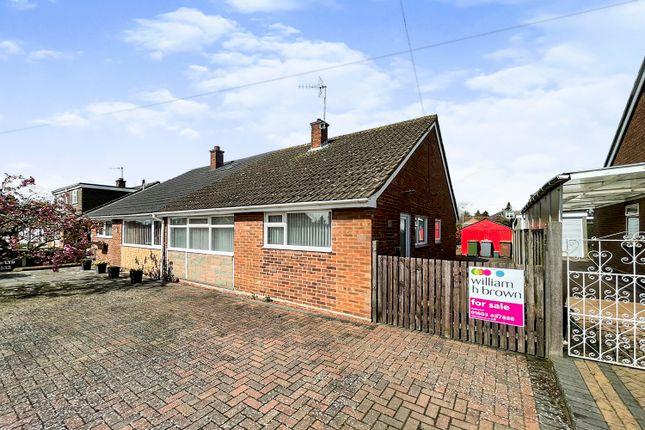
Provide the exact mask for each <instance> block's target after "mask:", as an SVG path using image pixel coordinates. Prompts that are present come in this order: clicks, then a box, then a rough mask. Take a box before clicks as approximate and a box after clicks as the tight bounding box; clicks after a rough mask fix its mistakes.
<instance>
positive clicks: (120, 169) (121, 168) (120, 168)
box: [110, 167, 123, 178]
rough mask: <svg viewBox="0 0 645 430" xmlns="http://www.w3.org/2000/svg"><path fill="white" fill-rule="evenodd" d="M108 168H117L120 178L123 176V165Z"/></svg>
mask: <svg viewBox="0 0 645 430" xmlns="http://www.w3.org/2000/svg"><path fill="white" fill-rule="evenodd" d="M110 170H119V171H120V172H121V176H120V177H121V178H123V167H110Z"/></svg>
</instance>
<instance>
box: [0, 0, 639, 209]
mask: <svg viewBox="0 0 645 430" xmlns="http://www.w3.org/2000/svg"><path fill="white" fill-rule="evenodd" d="M610 3H611V2H608V1H595V0H593V1H589V0H588V1H573V0H560V1H552V2H548V1H546V2H545V1H529V0H438V1H430V0H426V1H422V0H404V5H405V8H406V13H407V18H408V26H409V30H410V37H411V40H412V45H413V46H422V45H428V44H432V43H435V42H441V41H444V40H451V39H455V38H459V37H462V36H467V35H470V34H475V33H480V32H486V31H488V30H493V29H496V28H500V27H507V26H510V25H515V24H520V23H525V22H530V21H534V20H539V19H542V18H546V17H550V16H556V15H561V14H568V13H571V12H575V11H578V10H583V9H588V8H593V7H598V6H602V5H607V4H610ZM643 22H645V2H643V1H639V2H634V3H630V4H627V5H623V6H620V7H615V8H611V9H607V10H603V11H599V12H594V13H590V14H586V15H583V16H578V17H574V18H569V19H565V20H560V21H555V22H550V23H547V24H542V25H537V26H532V27H528V28H523V29H519V30H514V31H509V32H504V33H499V34H494V35H491V36H487V37H481V38H477V39H473V40H468V41H464V42H460V43H455V44H450V45H446V46H442V47H438V48H434V49H427V50H422V51H418V52H416V53H415V57H416V63H417V67H418V74H419V80H420V86H421V91H422V94H423V99H424V104H425V108H426V112H427V113H437V114H438V115H439V121H440V124H441V129H442V133H443V138H444V144H445V147H446V151H447V155H448V162H449V167H450V170H451V174H452V177H453V182H454V186H455V193H456V197H457V200H458V201H459V202H461V203H463V204H465V205H467V206H468V207H469V208H470V209H475V208H481V209H488V210H489V211H495V210H497V209H499V208H501V207H502V206H503V205H505V203H506V201H509V200H510V201H511V202H512V204H513V205H514V206H516V207H521V206H522V205H523V204H524V203H525V202H526V200H527V199H528V197H529V195H530V193H532V192H534V191H535V190H537V188H539V187H540V186H541V185H542V184H543V183H544V182H545V181H546V180H548V179H549V178H551V177H552V176H554V175H555V174H557V173H560V172H564V171H573V170H579V169H586V168H595V167H600V166H602V163H603V161H604V157H605V156H606V153H607V151H608V148H609V144H610V142H611V139H612V137H613V134H614V132H615V130H616V127H617V125H618V121H619V119H620V116H621V114H622V111H623V109H624V106H625V103H626V101H627V97H628V95H629V91H630V90H631V87H632V84H633V81H634V79H635V76H636V73H637V71H638V67H639V66H640V63H641V61H642V60H643V55H645V29H644V28H643V25H642V23H643ZM406 46H407V45H406V39H405V33H404V29H403V23H402V18H401V13H400V9H399V2H398V1H392V0H365V1H341V0H318V1H316V0H299V1H298V0H221V1H213V0H210V1H209V0H202V1H197V0H192V1H183V2H180V1H170V0H159V1H146V2H141V1H137V2H133V1H110V2H94V1H92V2H88V1H81V0H0V95H1V96H0V131H4V130H12V129H15V128H20V127H28V126H32V125H40V124H47V126H46V127H42V128H37V129H31V130H26V131H21V132H15V133H8V134H0V147H1V148H2V151H3V156H2V158H1V159H0V171H3V172H9V173H21V174H24V175H33V176H35V177H36V179H37V181H38V183H39V184H40V186H41V187H42V189H43V190H51V189H53V188H56V187H59V186H63V185H66V184H68V183H74V182H79V181H84V182H101V183H103V182H107V183H111V182H113V180H114V179H115V178H116V177H117V176H118V175H117V173H118V172H117V171H116V170H111V168H113V167H117V166H124V167H125V177H126V179H127V180H128V183H129V184H137V183H140V182H141V180H142V179H144V178H145V179H146V180H148V181H151V180H166V179H169V178H171V177H173V176H175V175H177V174H180V173H182V172H184V171H186V170H188V169H190V168H194V167H198V166H202V165H205V164H207V163H208V157H209V153H208V150H209V149H210V148H211V147H212V146H213V145H220V146H221V147H222V148H223V149H224V150H225V151H226V158H227V159H234V158H239V157H244V156H247V155H251V154H255V153H259V152H264V151H268V150H272V149H277V148H280V147H284V146H291V145H296V144H301V143H304V142H306V141H307V140H308V137H309V122H310V121H312V120H314V119H315V118H316V117H318V116H320V115H321V113H322V112H321V111H322V104H321V101H320V100H319V99H318V98H317V97H316V96H317V94H316V92H315V91H313V90H304V89H299V88H298V84H302V83H311V82H316V81H317V78H318V75H320V76H322V78H323V79H324V80H325V82H326V83H327V85H328V112H327V119H328V122H329V123H330V124H331V128H330V134H331V135H336V134H342V133H347V132H352V131H356V130H360V129H363V128H368V127H372V126H378V125H382V124H387V123H390V122H395V121H398V120H404V119H408V118H413V117H417V116H420V115H421V111H420V106H419V102H418V96H417V93H416V87H415V83H414V76H413V74H412V68H411V63H410V60H409V57H408V56H407V55H401V56H397V57H389V58H386V59H381V60H377V61H368V62H364V63H361V64H359V65H354V66H350V67H345V68H340V69H336V70H333V71H327V72H323V73H312V74H310V75H308V76H303V77H298V78H292V79H286V80H281V81H278V82H274V83H270V84H266V85H259V86H254V87H249V88H245V89H241V90H235V91H226V92H223V93H218V94H214V95H210V96H207V97H202V98H195V99H191V100H185V101H180V102H177V103H172V104H166V105H162V106H157V107H152V108H147V109H138V110H129V109H131V108H132V107H134V106H136V105H142V104H144V105H145V104H149V103H155V102H163V101H166V100H170V99H173V98H175V97H182V96H186V95H191V94H196V93H202V92H209V91H216V90H221V89H225V88H229V87H234V86H238V85H243V84H247V83H251V82H256V81H261V80H264V79H267V78H273V77H278V76H283V75H289V74H292V73H298V72H301V71H308V70H313V69H318V68H323V67H327V66H331V65H334V64H338V63H346V62H351V61H355V60H360V59H365V58H370V57H374V56H378V55H381V54H384V53H389V52H395V51H401V50H404V49H406ZM123 110H125V111H123ZM114 111H122V112H121V113H117V114H110V113H111V112H114ZM386 155H387V154H384V156H386Z"/></svg>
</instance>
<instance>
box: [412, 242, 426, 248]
mask: <svg viewBox="0 0 645 430" xmlns="http://www.w3.org/2000/svg"><path fill="white" fill-rule="evenodd" d="M427 246H429V244H428V242H426V243H415V244H414V247H415V248H425V247H427Z"/></svg>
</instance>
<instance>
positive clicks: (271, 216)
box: [268, 215, 282, 222]
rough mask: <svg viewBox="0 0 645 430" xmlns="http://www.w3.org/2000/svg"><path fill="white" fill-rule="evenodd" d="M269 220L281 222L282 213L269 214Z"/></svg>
mask: <svg viewBox="0 0 645 430" xmlns="http://www.w3.org/2000/svg"><path fill="white" fill-rule="evenodd" d="M268 218H269V222H282V215H269V217H268Z"/></svg>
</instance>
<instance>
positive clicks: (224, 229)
mask: <svg viewBox="0 0 645 430" xmlns="http://www.w3.org/2000/svg"><path fill="white" fill-rule="evenodd" d="M234 231H235V227H234V218H233V215H229V216H212V217H199V218H170V248H171V249H174V250H181V251H186V250H190V251H195V252H205V253H210V252H212V253H223V254H232V253H233V237H234Z"/></svg>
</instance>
